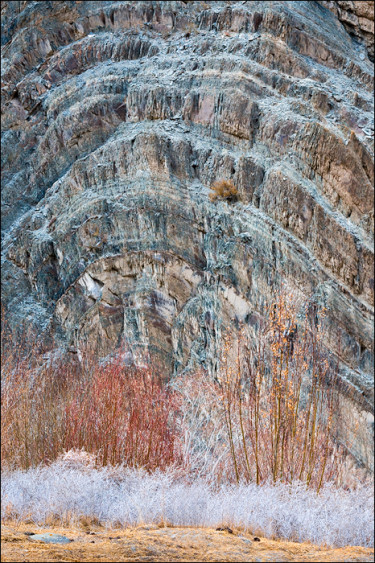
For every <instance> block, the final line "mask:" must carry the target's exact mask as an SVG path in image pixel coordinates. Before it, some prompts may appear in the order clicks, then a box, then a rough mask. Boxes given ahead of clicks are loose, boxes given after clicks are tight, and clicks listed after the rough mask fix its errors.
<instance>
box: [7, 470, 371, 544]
mask: <svg viewBox="0 0 375 563" xmlns="http://www.w3.org/2000/svg"><path fill="white" fill-rule="evenodd" d="M1 496H2V505H1V506H2V518H3V519H6V518H13V519H14V518H15V519H20V520H24V519H26V518H30V519H32V520H34V521H35V523H36V524H43V523H44V522H46V520H49V521H50V520H51V519H54V520H55V521H60V522H62V523H64V524H74V523H77V522H78V521H79V520H80V519H81V518H82V517H86V518H87V517H88V518H95V519H98V520H99V521H100V522H101V523H103V524H105V525H108V526H113V525H137V524H140V523H147V524H158V523H160V522H164V523H166V524H170V525H174V526H219V525H230V526H234V527H241V528H244V529H246V530H249V531H251V532H253V533H258V534H263V535H265V536H267V537H282V538H285V539H289V540H294V541H311V542H313V543H315V544H326V545H329V546H338V547H340V546H345V545H361V546H368V547H370V546H373V525H374V522H373V520H374V512H373V508H374V506H373V505H374V501H373V491H372V490H371V488H370V487H369V486H359V487H358V488H357V489H356V490H355V491H345V490H342V489H337V488H334V487H330V486H327V485H326V486H324V487H323V488H322V489H321V491H320V493H319V494H317V493H316V492H314V491H312V490H311V489H307V488H306V486H305V485H303V484H302V483H295V484H293V485H287V484H281V483H276V484H272V485H271V484H264V485H261V486H257V485H256V484H239V485H231V486H228V485H227V486H224V485H222V486H216V487H215V486H214V485H212V484H210V483H208V482H207V481H206V480H204V479H197V480H196V481H194V482H193V483H190V484H187V483H186V482H185V481H184V480H183V479H181V478H179V477H178V476H177V474H176V473H173V472H172V471H169V472H168V471H167V472H161V471H156V472H154V473H151V474H150V473H147V472H145V471H142V470H135V469H129V468H122V467H115V468H111V467H110V466H107V467H105V468H101V469H94V468H88V467H87V466H83V467H82V468H77V467H72V466H71V464H69V463H63V462H62V461H61V460H59V461H58V462H55V463H54V464H52V465H50V466H49V467H42V466H40V467H37V468H34V469H29V470H28V471H21V470H17V471H13V472H4V474H3V476H2V481H1Z"/></svg>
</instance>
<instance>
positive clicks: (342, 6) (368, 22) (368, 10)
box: [319, 0, 374, 61]
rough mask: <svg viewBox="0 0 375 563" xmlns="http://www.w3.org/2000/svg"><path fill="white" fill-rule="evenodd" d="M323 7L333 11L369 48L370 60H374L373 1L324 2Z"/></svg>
mask: <svg viewBox="0 0 375 563" xmlns="http://www.w3.org/2000/svg"><path fill="white" fill-rule="evenodd" d="M319 4H322V6H325V7H327V8H328V9H329V10H331V11H332V12H333V13H334V14H335V15H336V16H337V17H338V19H339V20H340V22H341V23H342V24H343V25H344V26H345V29H346V30H347V31H348V32H349V33H350V35H352V36H353V37H355V38H356V39H357V40H358V41H359V42H362V43H364V44H365V45H366V47H367V52H368V55H369V57H370V59H371V60H372V61H373V60H374V2H373V1H369V2H366V1H363V0H362V1H361V0H360V1H358V2H356V1H354V2H352V1H349V2H341V1H338V2H336V1H332V0H328V1H322V2H319Z"/></svg>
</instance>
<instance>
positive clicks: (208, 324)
mask: <svg viewBox="0 0 375 563" xmlns="http://www.w3.org/2000/svg"><path fill="white" fill-rule="evenodd" d="M322 4H329V7H327V6H325V5H322ZM336 4H337V5H343V4H345V5H346V4H353V5H357V4H362V5H367V6H368V8H369V9H368V13H367V12H366V13H367V16H366V18H367V20H368V21H369V22H370V24H371V21H372V24H373V3H372V2H336V3H334V2H328V3H327V2H320V3H319V2H256V1H254V2H242V1H241V2H122V1H118V2H111V1H107V2H103V1H97V2H89V1H85V2H74V1H72V2H3V3H2V8H1V10H2V41H3V47H2V58H3V78H2V95H3V101H2V127H3V130H2V131H3V133H2V186H3V192H2V197H3V205H2V211H3V222H2V226H3V254H2V265H3V267H2V279H3V290H2V292H3V293H2V294H3V303H4V306H5V307H6V309H7V310H8V313H9V315H10V318H11V321H12V322H13V323H15V324H17V323H18V322H20V321H21V320H23V321H25V320H26V321H27V322H28V323H30V324H31V325H32V326H34V327H36V329H37V331H38V332H39V333H40V334H45V335H46V338H47V336H48V337H49V336H54V337H55V338H57V341H58V342H61V343H66V345H67V346H68V347H69V348H70V349H71V350H74V349H76V348H77V346H79V343H80V341H81V340H82V339H89V340H90V341H92V342H99V344H100V347H101V351H102V353H103V354H105V353H108V352H109V351H110V350H112V349H114V347H116V346H117V345H118V344H119V343H120V341H121V339H122V336H123V335H124V334H125V336H126V338H127V339H128V340H129V341H130V342H138V343H140V344H142V345H147V346H148V348H149V350H150V351H151V352H152V353H153V354H154V355H155V356H156V358H158V359H159V360H160V361H161V362H162V364H163V366H164V367H165V372H166V373H167V374H170V375H172V374H173V373H176V372H177V371H181V370H182V369H185V368H189V367H191V366H194V365H196V364H201V365H203V366H204V367H205V368H206V369H207V370H209V371H210V372H214V371H215V368H216V365H217V358H218V357H219V354H220V337H221V335H222V334H223V330H224V329H225V328H226V327H227V326H228V325H230V324H231V326H235V324H236V322H239V321H243V322H245V323H246V324H247V325H248V326H249V327H250V328H251V329H252V330H253V331H254V335H255V337H256V331H257V326H258V325H259V322H260V319H261V317H262V312H264V307H265V305H266V304H267V303H268V302H269V300H270V298H271V295H272V291H273V288H274V287H275V286H276V285H277V284H279V283H280V282H283V283H284V284H285V285H286V286H287V287H288V288H289V289H290V291H292V292H293V293H294V294H295V295H296V296H298V297H301V298H303V297H306V298H307V297H309V296H311V295H313V297H314V299H316V300H317V301H318V302H319V303H323V304H324V305H325V306H326V307H327V310H328V312H327V315H328V325H329V335H328V337H327V342H326V346H327V348H328V349H329V350H330V352H331V354H332V357H339V359H340V362H341V384H340V389H341V402H340V417H341V423H342V428H341V431H340V432H341V439H342V441H343V442H344V443H346V445H347V446H348V447H349V448H350V449H351V451H352V452H353V453H354V454H355V456H356V457H357V459H359V460H361V461H362V462H363V463H365V465H367V466H372V463H373V461H372V459H373V458H372V456H373V450H372V448H373V446H372V435H373V407H372V405H373V399H372V390H373V375H372V371H371V370H372V343H373V324H372V321H373V288H374V278H373V133H374V130H373V66H372V64H371V62H370V60H369V58H368V55H369V54H370V56H371V53H370V48H371V44H370V43H371V42H370V41H369V34H370V35H371V32H370V31H369V32H368V33H367V32H366V34H367V35H366V37H365V38H364V39H363V37H362V36H361V37H359V36H356V35H355V34H354V35H350V34H349V33H348V31H347V28H346V27H344V25H343V23H341V22H340V19H339V16H338V10H339V13H340V14H341V16H340V17H341V19H342V13H343V9H344V8H343V6H341V7H340V6H338V7H336V11H335V9H333V8H335V6H333V5H336ZM332 6H333V7H332ZM349 12H350V10H349ZM349 12H348V13H349ZM350 13H351V12H350ZM371 18H372V19H371ZM370 24H368V27H371V25H370ZM358 33H359V32H358ZM357 35H358V34H357ZM372 37H373V36H372ZM362 39H363V41H362ZM221 179H225V180H232V181H233V183H234V185H235V186H236V188H237V190H238V194H239V197H238V200H237V201H225V200H220V198H219V199H216V200H214V201H211V200H210V197H209V194H210V193H211V192H210V186H211V185H212V184H213V183H214V182H215V181H217V180H221Z"/></svg>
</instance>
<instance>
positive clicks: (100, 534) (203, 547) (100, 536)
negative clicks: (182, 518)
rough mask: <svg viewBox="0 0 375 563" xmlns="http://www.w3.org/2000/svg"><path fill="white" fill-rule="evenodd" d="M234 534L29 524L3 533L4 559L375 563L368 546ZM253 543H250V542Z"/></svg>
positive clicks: (208, 531)
mask: <svg viewBox="0 0 375 563" xmlns="http://www.w3.org/2000/svg"><path fill="white" fill-rule="evenodd" d="M25 532H26V533H27V532H34V533H45V532H51V533H56V534H62V535H65V536H67V537H68V538H69V539H72V540H74V541H72V542H71V543H70V544H66V545H58V544H44V543H42V542H35V541H34V542H33V541H31V540H30V539H29V538H28V536H27V535H26V533H25ZM253 537H254V536H252V535H250V534H247V533H243V532H241V531H239V530H233V533H232V534H231V533H229V532H227V531H216V530H214V529H210V528H169V527H165V528H164V527H163V528H158V527H156V526H143V527H137V528H127V529H117V530H113V529H112V530H106V529H105V528H101V527H98V526H90V527H88V526H86V529H85V527H84V526H83V527H82V528H81V529H79V528H61V527H55V526H53V527H49V528H43V529H40V528H38V527H37V526H35V525H30V524H20V525H17V524H13V525H10V524H6V525H4V526H2V533H1V543H2V549H1V552H2V554H1V561H20V562H23V561H48V562H49V561H51V562H52V561H92V562H96V561H249V562H251V561H280V562H282V561H332V562H333V561H335V562H341V561H342V562H344V561H345V562H346V561H373V560H374V550H373V549H368V548H363V547H346V548H342V549H328V548H324V547H317V546H314V545H311V544H307V543H303V544H301V543H293V542H285V541H273V540H268V539H265V538H260V540H261V541H259V542H254V541H252V540H253ZM249 540H250V541H251V543H249Z"/></svg>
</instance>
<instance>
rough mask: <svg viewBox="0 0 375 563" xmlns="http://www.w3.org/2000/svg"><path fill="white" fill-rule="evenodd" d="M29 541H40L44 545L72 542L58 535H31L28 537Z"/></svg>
mask: <svg viewBox="0 0 375 563" xmlns="http://www.w3.org/2000/svg"><path fill="white" fill-rule="evenodd" d="M29 540H31V541H42V542H44V543H70V542H72V541H73V540H70V539H69V538H67V537H65V536H60V535H59V534H33V535H32V536H29Z"/></svg>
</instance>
